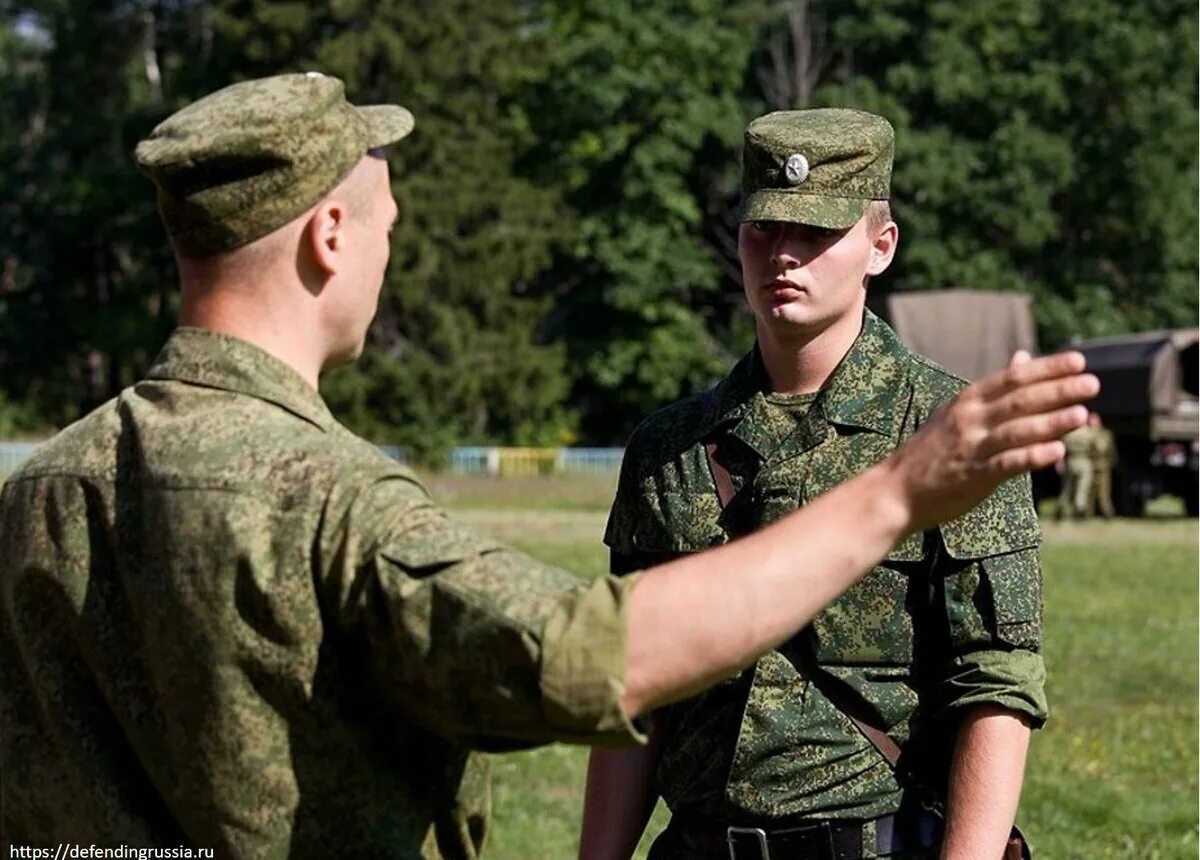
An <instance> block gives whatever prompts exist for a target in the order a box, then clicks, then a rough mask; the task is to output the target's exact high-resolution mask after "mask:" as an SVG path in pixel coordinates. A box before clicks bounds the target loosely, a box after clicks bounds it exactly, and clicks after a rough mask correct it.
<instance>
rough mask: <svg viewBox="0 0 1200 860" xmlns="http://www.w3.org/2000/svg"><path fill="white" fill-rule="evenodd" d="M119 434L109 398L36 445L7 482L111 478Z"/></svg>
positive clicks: (113, 471) (113, 409)
mask: <svg viewBox="0 0 1200 860" xmlns="http://www.w3.org/2000/svg"><path fill="white" fill-rule="evenodd" d="M119 436H120V424H119V421H118V418H117V410H116V400H110V401H109V402H108V403H105V404H104V405H103V406H100V407H97V408H96V409H94V410H93V411H91V412H89V413H88V414H87V415H85V416H83V417H82V418H80V419H79V420H78V421H75V422H74V423H72V424H70V425H68V426H67V427H65V428H63V429H62V430H60V431H59V432H58V433H56V434H55V435H54V436H52V437H51V438H50V439H48V440H47V441H46V442H44V443H42V444H41V445H39V446H38V447H37V448H36V449H35V450H34V452H33V453H32V454H31V455H30V456H29V457H28V458H26V459H25V461H24V462H23V463H21V465H20V466H18V467H17V469H16V470H15V471H14V472H13V473H12V475H10V476H9V477H8V481H9V482H12V483H16V482H18V481H23V480H31V479H35V478H44V477H51V476H73V477H81V478H112V477H113V475H114V473H115V471H116V459H117V458H116V445H117V439H118V438H119Z"/></svg>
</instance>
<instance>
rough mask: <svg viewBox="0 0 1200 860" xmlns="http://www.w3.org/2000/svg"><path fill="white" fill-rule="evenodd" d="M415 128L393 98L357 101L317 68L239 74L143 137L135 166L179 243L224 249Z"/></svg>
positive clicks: (189, 251)
mask: <svg viewBox="0 0 1200 860" xmlns="http://www.w3.org/2000/svg"><path fill="white" fill-rule="evenodd" d="M412 128H413V117H412V114H411V113H409V111H408V110H406V109H405V108H402V107H400V106H399V105H372V106H369V107H356V106H355V105H352V104H350V103H349V102H348V101H346V95H345V87H344V85H343V84H342V82H341V81H340V80H338V79H337V78H334V77H330V76H328V75H323V74H321V73H319V72H308V73H306V74H290V75H277V76H275V77H270V78H260V79H258V80H252V81H244V82H242V83H237V84H233V85H232V86H228V87H225V88H224V89H222V90H218V91H217V92H215V93H212V94H211V95H208V96H205V97H204V98H202V99H200V100H199V101H197V102H194V103H193V104H190V105H188V106H187V107H185V108H183V109H182V110H180V111H178V112H176V113H174V114H172V115H171V116H169V117H168V118H167V119H165V120H164V121H163V122H161V123H160V124H159V125H158V126H157V127H156V128H155V129H154V131H152V132H151V133H150V136H149V137H147V138H146V139H145V140H143V141H141V142H140V143H139V144H138V146H137V150H136V151H135V153H134V157H135V159H136V161H137V166H138V169H139V170H141V171H142V172H143V173H144V174H146V175H147V176H148V177H150V179H151V180H153V181H154V184H155V185H157V186H158V209H159V213H160V214H161V215H162V219H163V223H164V224H166V227H167V232H168V233H169V234H170V236H171V241H172V242H173V244H174V245H175V249H176V251H178V252H179V253H180V254H182V255H184V256H187V257H203V256H207V255H210V254H216V253H220V252H223V251H230V250H233V249H234V248H238V247H240V246H242V245H245V244H247V243H249V242H252V241H254V240H255V239H258V238H260V237H262V236H265V235H267V234H268V233H270V232H272V231H274V230H277V229H278V228H280V227H282V226H283V225H284V224H286V223H287V222H289V221H291V220H292V219H294V218H296V217H298V216H300V215H301V214H303V213H304V212H305V211H306V210H307V209H308V208H309V207H311V206H313V205H314V204H315V203H317V201H319V200H320V199H321V198H322V197H324V196H325V195H326V194H328V193H329V192H330V191H332V190H333V188H334V187H335V186H336V185H337V184H338V182H340V181H341V180H342V179H344V178H345V177H346V175H347V174H348V173H349V172H350V171H351V169H353V167H354V165H355V164H357V163H358V161H359V159H361V158H362V157H363V156H364V155H365V154H366V153H367V151H368V150H370V149H374V148H376V147H381V146H385V145H387V144H389V143H394V142H396V141H397V140H400V139H401V138H403V137H405V136H406V135H407V134H408V133H409V132H410V131H412Z"/></svg>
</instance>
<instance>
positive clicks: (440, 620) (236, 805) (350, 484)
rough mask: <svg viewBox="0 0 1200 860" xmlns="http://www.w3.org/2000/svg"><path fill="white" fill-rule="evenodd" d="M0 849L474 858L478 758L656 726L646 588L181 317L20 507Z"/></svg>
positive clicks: (4, 573) (61, 449) (28, 486)
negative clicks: (639, 680) (459, 506)
mask: <svg viewBox="0 0 1200 860" xmlns="http://www.w3.org/2000/svg"><path fill="white" fill-rule="evenodd" d="M0 546H3V548H4V557H3V561H0V761H2V762H3V768H2V769H0V770H2V776H0V779H2V782H0V793H2V795H3V798H4V803H3V806H2V809H3V813H2V816H0V841H8V840H11V841H13V842H15V843H17V844H26V845H53V844H55V843H58V842H75V843H85V844H87V843H95V844H99V845H108V846H112V845H115V844H126V845H133V846H140V847H151V846H177V845H179V844H193V845H196V846H199V847H206V848H215V849H216V856H218V857H254V858H259V857H282V856H294V857H308V856H312V857H334V856H343V857H344V856H353V857H396V858H406V860H411V858H419V857H425V858H447V860H459V859H460V858H474V857H477V856H478V855H479V851H480V847H481V845H482V843H483V841H484V837H485V833H486V829H487V822H488V814H489V802H490V801H489V794H488V779H487V773H486V770H485V765H486V762H485V761H484V760H483V759H482V758H481V757H480V756H478V755H476V754H473V753H472V749H473V748H479V747H482V748H492V747H501V748H502V747H510V746H514V745H521V744H529V743H540V742H545V741H550V740H553V739H568V740H575V741H581V742H589V743H590V742H606V741H620V740H624V739H628V738H629V737H630V735H631V732H632V728H631V727H630V726H629V725H627V723H626V721H625V718H624V717H623V715H622V713H621V711H620V709H619V706H618V701H617V699H618V693H619V690H620V685H621V681H622V677H623V673H624V651H625V623H626V620H625V610H624V606H625V594H626V592H627V586H626V585H625V584H624V583H622V582H620V581H619V580H615V579H613V578H611V577H610V578H602V579H600V580H597V581H595V582H593V583H590V584H584V583H581V582H580V581H579V580H578V579H576V578H574V577H573V576H571V575H570V574H567V573H565V572H562V571H560V570H557V569H554V568H551V567H548V566H546V565H543V564H541V563H539V562H537V561H535V560H533V559H531V558H528V557H526V556H524V555H521V554H519V553H517V552H514V551H512V550H509V549H506V548H504V547H503V546H500V545H498V544H497V543H495V542H493V541H490V540H486V539H484V538H481V537H478V536H476V535H474V534H471V533H470V532H468V531H467V530H466V529H464V528H462V527H460V526H458V525H456V524H455V523H454V521H453V520H451V519H450V518H448V517H447V516H446V515H445V514H443V513H442V512H441V511H440V510H439V509H438V508H437V507H436V506H435V505H434V504H433V503H432V502H431V501H430V499H429V497H428V496H427V495H426V492H425V490H424V489H423V488H422V486H421V485H420V484H419V483H418V481H417V480H416V478H415V477H414V476H413V474H412V473H411V472H410V471H409V470H408V469H406V468H404V467H403V466H400V465H398V464H396V463H393V462H392V461H390V460H388V459H387V458H385V457H384V456H383V455H381V454H380V453H379V452H378V451H377V450H376V449H375V448H374V447H373V446H371V445H369V444H367V443H366V442H364V441H362V440H360V439H358V438H357V437H355V436H353V435H352V434H351V433H350V432H349V431H347V430H345V429H344V428H342V427H341V426H340V425H339V424H337V423H336V422H335V421H334V419H333V417H332V416H331V415H330V413H329V412H328V410H327V409H326V407H325V405H324V403H323V402H322V401H321V399H320V397H319V396H318V395H317V393H316V392H315V391H313V390H312V389H311V388H310V387H309V386H308V385H307V383H305V382H304V381H303V380H302V379H301V377H300V376H299V375H297V374H296V373H295V372H293V371H292V370H291V368H289V367H287V366H286V365H284V364H283V363H281V362H280V361H278V360H276V359H275V358H272V357H271V356H269V355H267V354H266V353H264V352H261V351H260V350H258V349H256V348H255V347H253V346H251V345H249V344H247V343H244V342H242V341H239V340H236V339H233V338H229V337H225V336H222V335H218V334H214V333H211V332H204V331H200V330H196V329H181V330H179V331H178V332H176V333H175V334H174V335H173V336H172V337H171V339H170V340H169V341H168V343H167V345H166V347H165V348H164V350H163V352H162V354H161V356H160V357H159V360H158V362H157V363H156V365H155V366H154V367H153V369H152V370H151V371H150V372H149V376H148V378H147V379H146V380H144V381H143V382H140V383H138V384H137V385H134V386H133V387H132V388H130V389H127V390H126V391H124V392H123V393H122V394H121V395H120V396H119V397H117V398H116V399H115V400H114V401H112V402H110V403H108V404H106V405H105V406H103V407H101V408H100V409H98V410H97V411H95V412H93V413H92V414H91V415H89V416H87V417H86V418H84V419H83V420H81V421H79V422H77V423H76V424H74V425H72V426H71V427H69V428H67V429H66V430H64V431H63V432H62V433H60V434H59V435H58V436H57V437H55V438H54V439H53V440H52V441H50V442H49V443H47V444H46V445H45V446H43V447H42V448H41V449H39V451H38V452H37V453H36V454H35V456H34V457H33V458H32V459H31V460H30V461H28V462H27V464H26V465H25V466H24V467H23V468H22V469H20V470H19V471H18V472H17V473H16V474H14V475H13V476H12V477H11V478H10V479H9V480H8V481H7V482H6V483H5V485H4V489H3V495H2V497H0Z"/></svg>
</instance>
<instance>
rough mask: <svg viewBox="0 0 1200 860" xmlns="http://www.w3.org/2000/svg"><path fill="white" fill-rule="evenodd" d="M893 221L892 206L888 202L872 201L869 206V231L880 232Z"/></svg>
mask: <svg viewBox="0 0 1200 860" xmlns="http://www.w3.org/2000/svg"><path fill="white" fill-rule="evenodd" d="M891 220H892V204H891V203H890V202H889V201H887V200H872V201H871V202H870V203H868V204H867V229H868V230H878V229H879V228H880V227H882V226H883V225H884V224H886V223H887V222H888V221H891Z"/></svg>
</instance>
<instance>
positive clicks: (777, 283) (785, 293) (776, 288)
mask: <svg viewBox="0 0 1200 860" xmlns="http://www.w3.org/2000/svg"><path fill="white" fill-rule="evenodd" d="M764 289H766V290H767V292H769V293H770V294H771V296H772V298H775V299H782V300H791V299H796V298H799V297H800V296H801V295H803V294H804V293H806V292H808V290H806V289H805V288H804V287H802V286H800V285H799V284H797V283H796V282H795V281H789V280H787V279H786V278H776V279H775V280H774V281H771V282H770V283H769V284H767V285H766V286H765V287H764Z"/></svg>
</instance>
